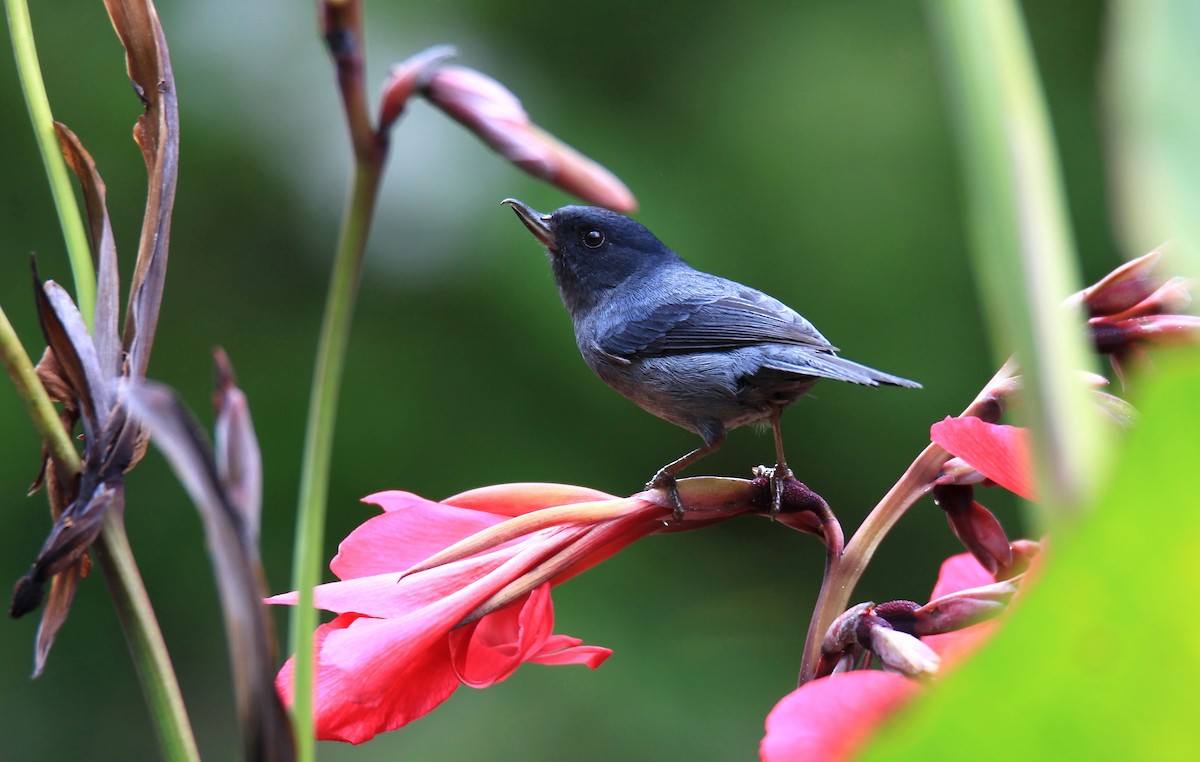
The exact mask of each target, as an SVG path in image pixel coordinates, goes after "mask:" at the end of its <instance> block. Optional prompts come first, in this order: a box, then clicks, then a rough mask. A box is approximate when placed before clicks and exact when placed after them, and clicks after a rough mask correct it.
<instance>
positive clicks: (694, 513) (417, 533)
mask: <svg viewBox="0 0 1200 762" xmlns="http://www.w3.org/2000/svg"><path fill="white" fill-rule="evenodd" d="M689 482H690V484H689ZM680 487H681V488H682V489H681V492H682V493H683V495H684V499H685V500H686V501H687V503H688V506H689V514H688V516H687V517H685V519H684V520H683V521H682V522H674V523H668V520H669V519H670V517H671V513H672V512H671V509H670V508H668V507H666V506H665V505H663V504H660V502H655V496H654V495H653V494H651V493H645V494H643V495H639V496H635V497H630V498H617V497H613V496H612V495H607V494H604V493H602V492H597V491H596V490H591V489H586V488H583V487H568V486H564V485H557V484H508V485H500V486H495V487H485V488H482V489H478V490H472V491H470V492H465V493H463V494H461V495H457V496H455V497H452V498H449V499H447V500H445V501H443V502H441V503H435V502H432V501H429V500H426V499H424V498H421V497H418V496H416V495H413V494H410V493H407V492H397V491H391V492H380V493H378V494H375V495H371V496H369V497H367V498H365V502H369V503H374V504H375V505H378V506H379V507H380V508H382V509H383V513H382V514H380V515H378V516H374V517H372V518H371V519H368V520H367V521H366V522H364V523H363V524H362V525H361V526H359V527H358V528H356V529H355V530H354V531H353V532H351V533H350V535H349V536H348V537H346V539H345V540H343V541H342V543H341V545H340V546H339V548H338V554H337V556H336V557H334V559H333V561H332V562H331V563H330V569H332V570H333V572H334V574H336V575H337V576H338V578H339V579H340V580H341V581H339V582H331V583H329V584H325V585H320V586H318V587H317V588H316V590H315V591H314V598H315V602H316V605H317V607H319V608H322V609H325V610H327V611H332V612H334V613H335V614H337V616H336V618H334V620H333V621H331V622H328V623H326V624H323V625H321V626H320V627H318V628H317V633H316V638H315V651H316V663H317V667H316V703H315V715H316V717H315V722H316V727H317V735H318V737H319V738H321V739H325V740H341V741H349V742H351V743H361V742H363V741H366V740H369V739H370V738H372V737H373V736H375V735H376V734H378V733H382V732H386V731H389V730H395V729H396V728H399V727H401V726H403V725H405V724H407V723H409V722H411V721H413V720H415V719H416V718H418V717H420V716H422V715H424V714H425V713H427V712H429V711H430V710H432V709H433V708H434V707H436V706H437V705H438V704H440V703H441V702H442V701H444V700H446V699H447V698H448V697H449V696H450V694H451V693H453V692H454V690H455V689H456V688H457V687H458V686H459V685H460V684H464V685H469V686H471V687H475V688H484V687H487V686H489V685H492V684H493V683H497V682H500V681H502V680H504V679H506V678H507V677H508V676H509V675H511V674H512V673H513V672H514V671H515V670H516V669H517V667H519V666H520V665H521V664H523V663H525V662H537V663H539V664H586V665H587V666H589V667H591V668H593V669H594V668H595V667H597V666H599V665H600V664H601V663H602V662H603V661H604V660H605V659H607V658H608V656H609V655H610V654H611V653H612V652H611V651H610V650H609V649H607V648H601V647H598V646H584V645H581V641H580V640H578V639H576V638H571V637H568V636H565V635H555V634H554V632H553V631H554V608H553V604H552V603H551V600H550V588H551V586H553V585H556V584H558V583H559V582H562V581H564V580H566V579H568V578H570V577H572V576H574V575H576V574H578V573H579V572H581V571H583V570H585V569H587V568H589V567H591V566H593V565H595V564H597V563H599V562H600V561H602V560H604V559H606V558H608V557H609V556H611V555H612V554H613V553H616V552H617V551H618V550H620V549H621V548H623V547H625V546H626V545H628V544H629V543H631V542H633V541H634V540H636V539H638V538H640V537H644V536H645V535H647V534H651V533H653V532H657V531H677V530H680V529H688V528H696V527H700V526H705V525H707V524H711V523H713V522H714V521H718V520H722V519H724V518H728V517H730V516H734V515H737V514H739V513H745V512H753V511H758V510H759V508H758V507H757V506H758V505H760V504H761V505H768V504H769V500H767V498H766V495H767V493H766V487H765V482H763V484H758V483H757V482H748V481H742V480H734V479H724V480H719V479H709V480H705V479H694V480H685V481H684V482H681V484H680ZM786 517H787V516H786V515H785V518H786ZM268 602H269V603H277V604H294V603H295V602H296V594H295V593H287V594H284V595H278V596H275V597H273V598H270V599H268ZM276 687H277V689H278V690H279V692H280V694H281V695H282V696H283V697H284V700H285V701H288V702H290V701H291V694H292V662H291V661H290V660H289V662H288V663H287V664H285V665H284V667H283V669H282V670H281V671H280V673H279V676H278V678H277V680H276Z"/></svg>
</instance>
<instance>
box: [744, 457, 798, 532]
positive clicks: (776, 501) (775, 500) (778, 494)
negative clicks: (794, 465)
mask: <svg viewBox="0 0 1200 762" xmlns="http://www.w3.org/2000/svg"><path fill="white" fill-rule="evenodd" d="M754 475H755V476H763V477H766V479H767V481H768V483H770V485H771V518H774V517H776V516H778V515H779V511H780V509H781V508H782V507H783V488H784V485H785V483H786V482H787V481H788V480H789V479H795V478H796V475H795V474H793V473H792V469H790V468H788V466H787V464H786V463H777V464H776V465H775V467H774V468H767V467H766V466H758V467H757V468H755V469H754Z"/></svg>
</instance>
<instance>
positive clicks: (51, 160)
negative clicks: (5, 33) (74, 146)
mask: <svg viewBox="0 0 1200 762" xmlns="http://www.w3.org/2000/svg"><path fill="white" fill-rule="evenodd" d="M4 5H5V10H6V11H7V13H8V29H9V33H10V35H11V36H12V44H13V54H14V55H15V56H16V59H17V72H18V74H19V75H20V79H21V88H22V90H23V91H24V93H25V105H26V108H27V109H28V111H29V118H30V120H31V121H32V122H33V132H34V135H35V136H36V137H37V144H38V150H39V151H40V152H41V154H42V164H43V165H44V166H45V168H46V178H47V179H48V180H49V182H50V193H51V195H52V196H54V205H55V207H56V208H57V210H58V223H59V225H60V226H61V227H62V232H63V239H64V240H65V242H66V246H67V257H68V259H69V260H70V262H71V274H72V276H73V277H74V280H75V303H76V304H78V305H79V311H80V312H81V313H82V314H83V320H84V323H85V324H86V325H87V327H88V330H91V328H92V323H93V320H94V319H95V312H96V271H95V268H94V267H93V266H92V255H91V249H90V247H89V245H88V238H87V232H86V231H85V230H84V227H83V217H82V216H81V215H80V213H79V204H78V203H77V202H76V201H75V190H74V188H73V187H72V185H71V176H70V174H69V173H68V172H67V164H66V162H65V161H64V160H63V156H62V150H61V149H60V148H59V143H58V134H57V133H56V132H55V131H54V117H53V116H52V114H51V111H50V99H49V98H48V97H47V96H46V85H45V83H44V82H43V81H42V71H41V67H40V66H39V64H38V57H37V48H36V46H35V45H34V41H33V26H32V25H31V24H30V21H29V6H28V5H26V2H25V0H4Z"/></svg>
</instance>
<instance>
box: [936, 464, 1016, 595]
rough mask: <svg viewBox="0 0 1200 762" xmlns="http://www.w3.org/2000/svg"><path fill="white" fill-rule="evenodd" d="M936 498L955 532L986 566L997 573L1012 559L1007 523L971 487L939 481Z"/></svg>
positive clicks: (972, 553) (981, 563) (989, 570)
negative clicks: (976, 495) (989, 508)
mask: <svg viewBox="0 0 1200 762" xmlns="http://www.w3.org/2000/svg"><path fill="white" fill-rule="evenodd" d="M933 499H934V501H935V502H936V503H937V504H938V506H939V507H941V509H942V510H944V511H945V512H946V520H947V521H949V522H950V529H951V531H953V532H954V536H955V537H957V538H958V539H959V541H960V542H962V544H963V547H965V548H966V549H967V550H969V551H970V552H971V555H973V556H975V559H976V560H977V561H979V563H980V565H982V566H983V568H985V569H987V570H988V572H990V573H991V574H995V573H996V572H997V571H998V570H999V569H1000V568H1002V567H1007V566H1008V565H1009V564H1011V563H1012V547H1011V545H1010V543H1009V541H1008V535H1007V534H1006V533H1005V531H1004V527H1003V526H1001V525H1000V521H999V520H998V519H997V518H996V517H995V516H994V515H993V514H992V512H991V511H989V510H988V509H987V508H984V507H983V506H982V505H980V504H979V503H977V502H975V500H974V490H973V489H972V488H971V487H969V486H963V485H957V484H940V485H936V486H935V487H934V488H933Z"/></svg>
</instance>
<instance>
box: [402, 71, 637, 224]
mask: <svg viewBox="0 0 1200 762" xmlns="http://www.w3.org/2000/svg"><path fill="white" fill-rule="evenodd" d="M423 89H424V92H425V95H426V97H428V98H429V101H430V102H431V103H433V105H435V106H437V107H438V108H440V109H441V110H442V111H445V112H446V113H447V114H448V115H450V116H451V117H453V118H454V119H455V120H457V121H458V122H459V123H461V124H462V125H463V126H464V127H466V128H467V129H469V130H471V131H472V132H474V133H475V134H476V135H478V136H479V137H480V138H481V139H482V140H483V142H485V143H487V144H488V145H489V146H491V148H492V149H493V150H495V151H496V152H497V153H499V154H500V155H501V156H503V157H504V158H506V159H508V160H509V161H511V162H512V163H513V164H516V165H517V166H518V167H520V168H521V169H523V170H525V171H526V172H528V173H529V174H531V175H533V176H534V177H538V178H541V179H543V180H547V181H549V182H551V183H554V184H555V185H557V186H559V187H560V188H562V189H563V190H565V191H568V192H570V193H573V194H575V195H577V196H579V197H580V198H583V199H585V200H587V201H589V202H591V203H593V204H598V205H600V206H606V207H608V208H610V209H614V210H616V211H620V212H630V211H633V210H634V209H635V208H636V207H637V202H636V201H635V200H634V198H633V194H632V193H630V192H629V189H628V188H626V187H625V184H624V183H622V182H621V181H620V180H618V179H617V177H616V176H615V175H613V173H611V172H609V171H608V170H607V169H605V168H604V167H601V166H600V165H599V164H597V163H596V162H594V161H592V160H591V159H588V158H587V157H585V156H583V155H582V154H580V153H579V152H578V151H576V150H575V149H573V148H571V147H570V146H568V145H566V144H565V143H563V142H562V141H560V140H558V139H557V138H555V137H554V136H553V135H550V134H549V133H547V132H545V131H543V130H541V129H540V128H538V127H537V126H536V125H534V124H532V123H531V122H530V121H529V116H528V114H526V113H525V109H524V108H522V107H521V102H520V101H519V100H517V97H516V96H515V95H513V94H512V93H511V92H509V90H508V89H507V88H505V87H504V85H501V84H500V83H499V82H497V81H496V80H494V79H492V78H491V77H488V76H486V75H484V74H481V73H479V72H477V71H475V70H474V69H467V68H464V67H461V66H443V67H441V68H438V69H437V70H436V71H435V72H433V74H432V75H431V76H430V77H429V79H428V82H426V83H425V84H424V87H423Z"/></svg>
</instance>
